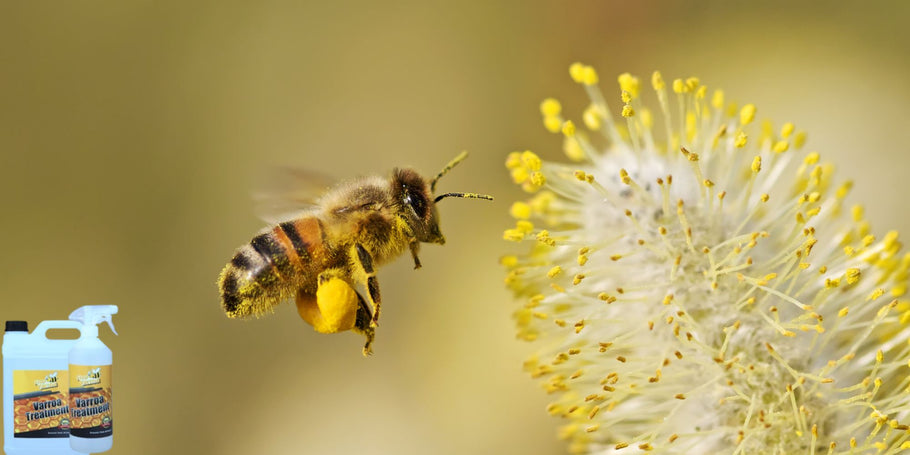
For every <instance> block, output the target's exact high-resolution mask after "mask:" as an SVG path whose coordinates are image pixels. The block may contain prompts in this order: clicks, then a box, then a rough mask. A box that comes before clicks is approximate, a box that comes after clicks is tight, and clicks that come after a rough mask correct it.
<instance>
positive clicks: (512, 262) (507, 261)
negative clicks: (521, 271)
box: [499, 255, 518, 268]
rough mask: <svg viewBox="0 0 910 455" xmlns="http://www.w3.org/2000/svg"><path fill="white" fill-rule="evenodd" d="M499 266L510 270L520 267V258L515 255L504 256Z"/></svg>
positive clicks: (500, 259)
mask: <svg viewBox="0 0 910 455" xmlns="http://www.w3.org/2000/svg"><path fill="white" fill-rule="evenodd" d="M499 264H500V265H502V266H504V267H508V268H512V267H515V266H516V265H518V256H515V255H508V256H503V257H501V258H499Z"/></svg>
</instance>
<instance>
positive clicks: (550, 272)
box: [547, 265, 562, 278]
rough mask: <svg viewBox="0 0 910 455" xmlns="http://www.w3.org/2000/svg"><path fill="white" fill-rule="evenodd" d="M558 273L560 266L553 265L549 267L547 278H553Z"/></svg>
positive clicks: (560, 271) (560, 270)
mask: <svg viewBox="0 0 910 455" xmlns="http://www.w3.org/2000/svg"><path fill="white" fill-rule="evenodd" d="M560 273H562V267H560V266H558V265H557V266H554V267H553V268H552V269H550V271H549V272H547V278H553V277H555V276H556V275H559V274H560Z"/></svg>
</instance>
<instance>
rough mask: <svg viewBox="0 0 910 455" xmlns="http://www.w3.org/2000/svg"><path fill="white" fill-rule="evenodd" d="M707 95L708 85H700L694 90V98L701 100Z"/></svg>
mask: <svg viewBox="0 0 910 455" xmlns="http://www.w3.org/2000/svg"><path fill="white" fill-rule="evenodd" d="M706 96H708V86H707V85H702V86H699V87H698V90H696V91H695V99H698V100H703V99H705V97H706Z"/></svg>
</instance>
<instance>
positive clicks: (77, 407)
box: [69, 305, 117, 453]
mask: <svg viewBox="0 0 910 455" xmlns="http://www.w3.org/2000/svg"><path fill="white" fill-rule="evenodd" d="M116 313H117V306H116V305H87V306H83V307H80V308H79V309H77V310H76V311H73V313H72V314H70V319H71V320H73V321H79V322H81V323H82V328H81V329H80V332H81V333H82V334H81V336H80V337H79V339H78V340H76V344H75V345H73V347H72V349H70V351H69V378H70V389H69V392H70V447H72V448H73V449H74V450H76V451H79V452H83V453H90V452H105V451H107V450H110V448H111V446H112V445H113V444H114V416H113V414H112V410H113V401H112V400H113V394H112V393H111V367H112V364H113V356H112V354H111V350H110V349H108V347H107V346H105V345H104V343H102V342H101V340H100V339H98V327H97V324H100V323H101V322H107V324H108V325H109V326H110V327H111V331H112V332H114V335H116V334H117V331H116V330H114V323H113V322H112V321H111V315H113V314H116Z"/></svg>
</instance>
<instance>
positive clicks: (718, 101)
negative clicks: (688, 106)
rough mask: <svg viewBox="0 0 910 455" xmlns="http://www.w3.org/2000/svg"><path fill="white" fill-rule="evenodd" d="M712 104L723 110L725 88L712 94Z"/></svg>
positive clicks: (715, 107)
mask: <svg viewBox="0 0 910 455" xmlns="http://www.w3.org/2000/svg"><path fill="white" fill-rule="evenodd" d="M711 106H712V107H714V109H717V110H721V109H723V108H724V91H723V90H715V91H714V95H713V96H711Z"/></svg>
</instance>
